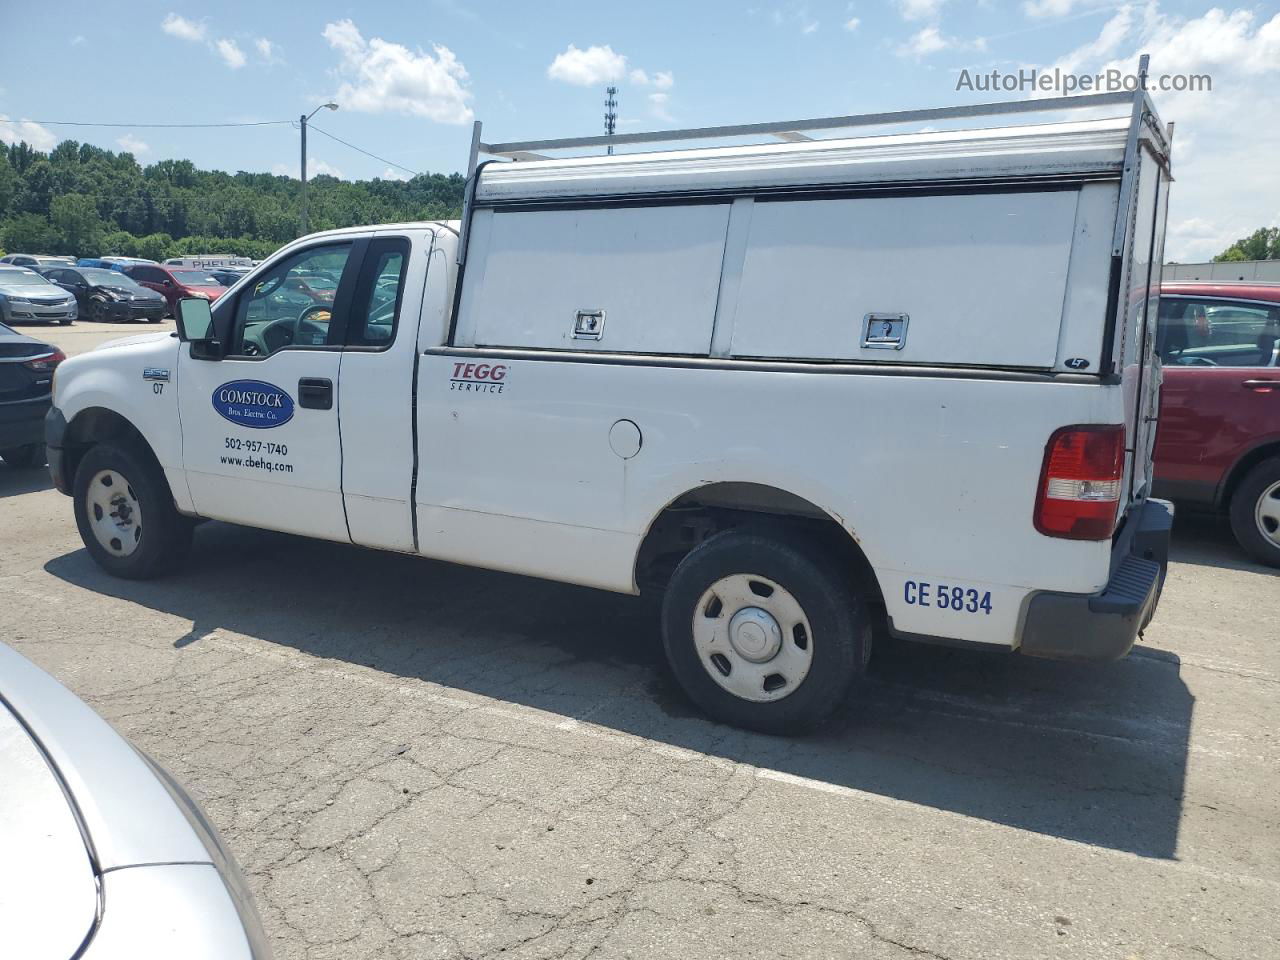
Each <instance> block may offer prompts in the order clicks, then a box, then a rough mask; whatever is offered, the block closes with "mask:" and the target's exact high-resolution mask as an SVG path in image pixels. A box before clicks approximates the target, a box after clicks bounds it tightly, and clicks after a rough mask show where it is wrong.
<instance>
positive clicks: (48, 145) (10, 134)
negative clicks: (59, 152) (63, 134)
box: [0, 113, 58, 151]
mask: <svg viewBox="0 0 1280 960" xmlns="http://www.w3.org/2000/svg"><path fill="white" fill-rule="evenodd" d="M8 119H9V115H8V114H7V113H0V121H7V120H8ZM0 143H3V144H9V145H11V144H15V143H29V144H30V145H31V146H32V147H34V148H35V149H36V150H44V151H49V150H52V149H53V148H54V147H55V146H56V145H57V143H58V138H57V137H56V136H55V135H54V134H53V132H52V131H51V130H49V129H48V128H47V127H42V126H41V125H40V124H38V123H35V122H34V121H31V120H19V121H18V122H17V123H7V122H3V123H0Z"/></svg>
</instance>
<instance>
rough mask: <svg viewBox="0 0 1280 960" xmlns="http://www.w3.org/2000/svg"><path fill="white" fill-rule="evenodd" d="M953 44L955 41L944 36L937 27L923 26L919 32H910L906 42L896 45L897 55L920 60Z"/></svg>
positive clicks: (954, 44)
mask: <svg viewBox="0 0 1280 960" xmlns="http://www.w3.org/2000/svg"><path fill="white" fill-rule="evenodd" d="M954 46H956V41H955V40H954V39H952V38H951V37H944V36H943V35H942V33H941V31H939V30H938V28H937V27H925V28H924V29H923V30H921V31H920V32H919V33H914V34H912V35H911V37H910V38H908V40H907V42H906V43H904V44H902V45H901V46H899V47H898V55H899V56H902V57H915V58H916V59H917V60H922V59H923V58H925V57H927V56H930V55H931V54H935V53H938V52H940V51H942V50H946V49H948V48H950V47H954Z"/></svg>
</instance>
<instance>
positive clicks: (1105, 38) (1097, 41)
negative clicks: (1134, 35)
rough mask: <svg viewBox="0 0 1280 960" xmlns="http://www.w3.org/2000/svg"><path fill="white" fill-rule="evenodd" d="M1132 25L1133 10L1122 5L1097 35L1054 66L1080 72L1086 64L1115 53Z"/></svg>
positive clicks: (1063, 70)
mask: <svg viewBox="0 0 1280 960" xmlns="http://www.w3.org/2000/svg"><path fill="white" fill-rule="evenodd" d="M1132 27H1133V11H1132V10H1131V9H1130V8H1129V7H1121V8H1120V10H1119V11H1118V12H1117V13H1116V15H1115V16H1114V17H1111V18H1110V19H1109V20H1107V22H1106V23H1104V24H1103V25H1102V29H1101V30H1100V31H1098V35H1097V36H1096V37H1094V38H1093V39H1092V40H1090V41H1089V42H1088V43H1085V44H1082V45H1081V46H1079V47H1076V48H1075V49H1074V50H1072V51H1071V52H1070V53H1068V54H1066V55H1065V56H1063V57H1061V58H1060V59H1059V60H1058V61H1057V62H1056V63H1055V64H1054V66H1056V67H1058V68H1059V69H1060V70H1062V72H1063V73H1078V72H1079V71H1080V69H1081V68H1082V67H1083V66H1084V65H1086V64H1089V63H1097V61H1098V60H1100V59H1102V58H1104V57H1109V56H1111V55H1112V54H1113V53H1115V52H1116V50H1118V49H1119V48H1120V44H1122V43H1123V42H1124V41H1125V40H1126V39H1127V38H1128V36H1129V33H1130V30H1131V29H1132Z"/></svg>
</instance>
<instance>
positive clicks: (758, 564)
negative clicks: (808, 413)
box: [662, 530, 871, 734]
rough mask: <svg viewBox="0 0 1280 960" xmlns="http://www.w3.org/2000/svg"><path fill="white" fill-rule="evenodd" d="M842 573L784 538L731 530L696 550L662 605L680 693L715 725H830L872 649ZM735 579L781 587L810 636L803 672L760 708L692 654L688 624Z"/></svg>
mask: <svg viewBox="0 0 1280 960" xmlns="http://www.w3.org/2000/svg"><path fill="white" fill-rule="evenodd" d="M844 573H847V571H845V570H843V568H842V565H841V564H839V563H838V562H837V561H836V560H835V558H834V557H832V556H829V555H828V554H827V553H826V552H825V551H823V550H820V549H818V548H816V547H815V546H813V545H810V544H809V543H807V542H805V541H802V540H798V539H796V540H793V539H791V538H790V537H788V536H787V535H786V534H785V533H780V534H774V533H773V532H772V531H755V530H728V531H725V532H724V533H719V534H716V535H715V536H713V537H710V538H708V539H707V540H705V541H704V542H703V543H701V544H699V545H698V546H697V547H695V548H694V549H693V550H692V551H691V552H690V553H689V554H688V555H687V556H686V557H685V558H684V559H683V560H682V561H681V562H680V564H679V565H678V566H677V567H676V570H675V573H674V574H673V575H672V577H671V581H670V583H669V584H668V586H667V592H666V596H665V597H664V598H663V604H662V635H663V637H662V638H663V645H664V647H665V648H666V653H667V661H668V662H669V663H670V664H671V669H672V671H673V672H674V673H675V676H676V679H677V681H679V683H680V686H681V687H682V688H683V689H684V691H685V693H687V694H688V695H689V698H690V699H691V700H693V701H694V702H695V703H696V704H697V705H698V706H700V707H701V708H702V709H703V710H704V711H706V712H707V713H708V714H709V715H710V716H712V717H713V718H715V719H716V720H720V721H722V722H724V723H728V724H732V725H733V726H737V727H746V728H748V729H751V730H759V731H762V732H764V733H773V734H796V733H803V732H805V731H809V730H812V729H814V728H815V727H817V726H819V725H821V724H822V723H823V722H824V721H826V720H827V719H829V718H830V717H831V715H832V714H833V713H834V712H835V711H836V710H837V709H838V708H839V707H840V706H841V704H842V703H843V702H844V700H845V698H846V696H847V695H848V693H849V689H850V687H851V686H852V684H853V682H854V680H856V679H857V677H858V676H859V674H861V673H862V671H863V670H864V668H865V667H866V662H867V657H868V654H869V653H870V650H871V622H870V618H869V617H868V615H867V612H866V604H865V603H864V602H863V601H862V599H861V598H860V597H859V596H858V595H857V594H856V593H855V591H854V588H853V586H852V584H851V583H850V582H849V578H848V577H846V576H844V575H843V574H844ZM735 574H746V575H748V576H756V577H761V578H765V579H767V580H770V581H772V582H773V583H774V584H777V585H778V586H781V587H783V588H784V589H785V590H786V591H787V592H789V593H790V594H791V596H792V597H793V598H794V599H795V601H796V602H798V603H799V605H800V607H801V609H802V610H803V612H804V616H805V618H806V619H807V620H808V622H809V625H810V627H811V630H812V637H809V638H804V639H805V643H806V645H807V644H811V645H812V653H811V664H810V666H809V668H808V672H807V674H806V675H805V676H804V678H803V679H802V680H801V681H800V682H799V684H798V685H797V686H796V687H795V689H794V690H792V691H791V692H789V693H787V694H785V695H783V696H782V697H781V699H776V700H771V701H767V702H758V701H753V700H749V699H745V698H744V697H741V696H738V695H735V694H734V693H732V692H730V691H729V690H727V689H726V688H725V687H724V686H722V685H721V683H720V682H717V681H716V680H714V679H712V676H711V673H710V670H712V669H715V667H713V666H712V665H711V664H710V663H708V664H706V665H704V663H703V661H702V657H701V655H700V654H699V652H698V649H697V647H696V644H695V641H694V627H693V618H694V615H695V613H696V612H697V610H698V607H699V604H700V603H701V602H702V600H703V597H704V595H705V594H706V593H707V591H708V590H709V589H710V588H711V587H712V585H713V584H716V583H717V582H718V581H720V580H721V579H722V578H724V577H729V576H733V575H735ZM717 616H723V614H718V615H717ZM783 642H784V643H785V642H789V641H788V640H784V641H783ZM796 643H797V646H799V641H798V640H797V641H796ZM712 659H713V660H714V657H712ZM722 660H723V658H722ZM721 673H722V674H724V670H723V669H722V670H721ZM767 684H768V681H767V680H766V685H765V687H764V689H766V690H767V689H769V688H768V685H767Z"/></svg>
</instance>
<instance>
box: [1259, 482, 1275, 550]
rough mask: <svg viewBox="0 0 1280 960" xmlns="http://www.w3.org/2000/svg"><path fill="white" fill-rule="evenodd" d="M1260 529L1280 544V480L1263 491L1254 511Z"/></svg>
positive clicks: (1265, 535) (1264, 534) (1266, 536)
mask: <svg viewBox="0 0 1280 960" xmlns="http://www.w3.org/2000/svg"><path fill="white" fill-rule="evenodd" d="M1253 519H1254V522H1255V523H1257V524H1258V531H1259V532H1260V533H1261V534H1262V535H1263V536H1264V537H1265V538H1266V539H1268V540H1270V541H1271V542H1272V543H1274V544H1276V545H1277V546H1280V480H1278V481H1276V482H1275V483H1273V484H1272V485H1271V486H1269V487H1267V489H1265V490H1263V491H1262V496H1260V497H1259V498H1258V504H1257V506H1256V507H1254V511H1253Z"/></svg>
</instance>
